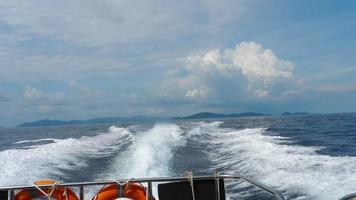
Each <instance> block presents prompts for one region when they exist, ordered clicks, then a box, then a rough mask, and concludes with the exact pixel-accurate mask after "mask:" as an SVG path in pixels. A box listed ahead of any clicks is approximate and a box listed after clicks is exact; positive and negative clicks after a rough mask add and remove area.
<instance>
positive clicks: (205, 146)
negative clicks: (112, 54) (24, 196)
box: [0, 113, 356, 200]
mask: <svg viewBox="0 0 356 200" xmlns="http://www.w3.org/2000/svg"><path fill="white" fill-rule="evenodd" d="M214 171H217V172H219V173H220V174H228V175H243V176H246V177H249V178H252V179H255V180H257V181H259V182H261V183H263V184H265V185H267V186H270V187H272V188H274V189H275V190H278V191H280V192H281V193H282V194H283V195H284V196H285V197H286V199H295V200H297V199H298V200H301V199H315V200H328V199H330V200H332V199H338V198H341V197H342V196H344V195H346V194H349V193H353V192H356V114H355V113H348V114H310V115H301V116H267V117H244V118H228V119H209V120H177V121H165V122H156V123H127V124H100V125H78V126H48V127H29V128H3V129H0V186H7V185H28V184H30V183H32V182H34V181H36V180H39V179H55V180H62V181H64V182H78V181H93V180H111V179H118V178H125V179H126V178H127V179H128V178H139V177H157V176H182V175H184V173H185V172H193V174H194V175H212V174H213V172H214ZM155 188H156V187H155ZM225 189H226V192H227V197H228V199H230V200H235V199H274V198H273V196H271V195H269V194H267V193H266V192H264V191H262V190H260V189H258V188H256V187H254V186H252V185H250V184H248V183H246V182H243V181H241V180H239V181H230V180H229V181H226V182H225ZM97 190H98V188H95V187H92V188H87V189H86V195H85V198H86V199H91V197H92V196H93V195H94V194H95V193H96V191H97ZM154 194H155V195H157V193H156V192H154Z"/></svg>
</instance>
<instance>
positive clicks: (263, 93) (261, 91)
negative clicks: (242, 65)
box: [255, 89, 268, 97]
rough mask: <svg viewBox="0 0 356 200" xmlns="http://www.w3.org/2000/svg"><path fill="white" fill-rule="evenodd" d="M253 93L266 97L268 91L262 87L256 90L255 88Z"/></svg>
mask: <svg viewBox="0 0 356 200" xmlns="http://www.w3.org/2000/svg"><path fill="white" fill-rule="evenodd" d="M255 94H256V96H257V97H267V96H268V91H266V90H262V89H258V90H255Z"/></svg>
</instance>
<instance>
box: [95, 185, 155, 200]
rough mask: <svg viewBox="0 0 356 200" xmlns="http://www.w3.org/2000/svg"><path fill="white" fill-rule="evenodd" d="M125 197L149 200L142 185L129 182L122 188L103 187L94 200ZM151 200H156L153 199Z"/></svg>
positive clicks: (117, 186)
mask: <svg viewBox="0 0 356 200" xmlns="http://www.w3.org/2000/svg"><path fill="white" fill-rule="evenodd" d="M119 197H125V198H129V199H133V200H147V195H146V190H145V187H143V186H142V185H141V184H138V183H132V182H128V183H126V184H125V185H123V186H122V187H120V186H119V185H117V184H111V185H107V186H105V187H103V188H102V189H101V190H100V191H99V192H98V193H97V194H96V195H95V196H94V197H93V199H92V200H114V199H117V198H119ZM150 200H155V198H154V197H151V199H150Z"/></svg>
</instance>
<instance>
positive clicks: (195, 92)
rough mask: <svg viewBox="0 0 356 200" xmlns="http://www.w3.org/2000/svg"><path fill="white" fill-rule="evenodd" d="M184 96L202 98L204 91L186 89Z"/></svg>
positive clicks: (204, 94)
mask: <svg viewBox="0 0 356 200" xmlns="http://www.w3.org/2000/svg"><path fill="white" fill-rule="evenodd" d="M185 96H187V97H190V98H193V99H195V98H203V97H205V96H206V92H205V91H203V90H199V89H192V90H187V93H186V94H185Z"/></svg>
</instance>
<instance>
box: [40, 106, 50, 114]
mask: <svg viewBox="0 0 356 200" xmlns="http://www.w3.org/2000/svg"><path fill="white" fill-rule="evenodd" d="M38 110H39V111H40V112H41V113H49V112H52V111H53V110H54V108H53V106H50V105H40V106H39V107H38Z"/></svg>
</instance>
